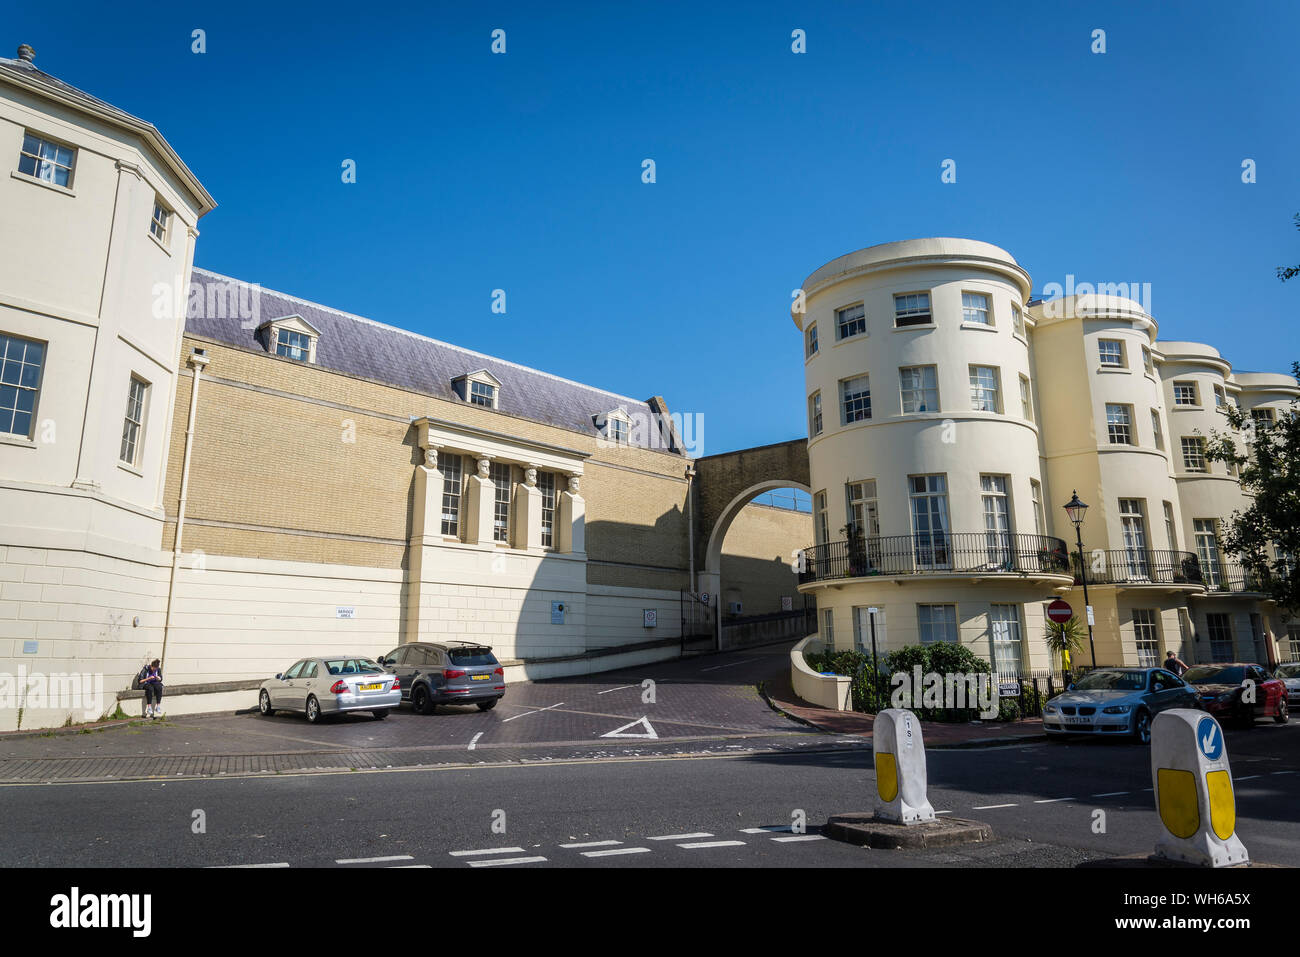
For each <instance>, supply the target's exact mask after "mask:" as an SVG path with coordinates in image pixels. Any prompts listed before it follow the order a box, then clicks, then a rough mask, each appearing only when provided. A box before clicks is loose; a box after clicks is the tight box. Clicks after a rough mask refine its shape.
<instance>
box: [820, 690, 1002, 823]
mask: <svg viewBox="0 0 1300 957" xmlns="http://www.w3.org/2000/svg"><path fill="white" fill-rule="evenodd" d="M871 747H872V751H873V752H874V756H875V767H876V789H875V793H874V794H873V795H872V805H873V809H872V810H871V811H857V812H849V813H846V814H833V815H831V817H830V819H829V820H828V821H827V822H826V826H825V827H824V828H822V834H823V835H824V836H826V837H829V838H831V839H832V840H836V841H845V842H847V843H849V844H856V845H858V846H859V847H861V846H867V847H876V848H927V847H952V846H953V845H954V844H979V843H982V842H985V841H991V840H992V839H993V829H992V828H991V827H989V826H988V825H987V824H981V823H980V822H979V821H967V820H963V819H962V818H943V819H942V820H941V819H939V818H938V817H936V816H935V813H934V808H933V807H931V806H930V801H929V799H928V798H927V797H926V794H925V791H926V786H927V779H926V769H925V741H924V740H923V739H922V736H921V722H920V720H918V719H917V717H916V715H914V714H913V713H912V712H910V711H907V710H905V709H903V708H886V709H885V710H883V711H881V712H880V713H879V714H877V715H876V720H875V724H874V726H873V728H872V732H871Z"/></svg>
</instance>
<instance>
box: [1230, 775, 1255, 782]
mask: <svg viewBox="0 0 1300 957" xmlns="http://www.w3.org/2000/svg"><path fill="white" fill-rule="evenodd" d="M1260 776H1261V775H1258V774H1247V775H1246V776H1245V777H1241V778H1233V780H1234V781H1253V780H1255V778H1257V777H1260Z"/></svg>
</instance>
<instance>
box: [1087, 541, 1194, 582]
mask: <svg viewBox="0 0 1300 957" xmlns="http://www.w3.org/2000/svg"><path fill="white" fill-rule="evenodd" d="M1085 556H1086V561H1087V563H1088V584H1089V585H1203V584H1205V577H1204V575H1203V574H1202V572H1201V563H1200V561H1199V560H1198V559H1197V557H1196V556H1195V555H1194V554H1192V553H1191V552H1173V551H1160V550H1156V549H1150V548H1116V549H1110V550H1101V549H1096V550H1094V551H1086V549H1085ZM1070 563H1071V566H1072V567H1073V571H1074V581H1075V584H1076V585H1077V584H1079V583H1080V582H1081V581H1082V580H1083V576H1082V575H1081V574H1080V571H1079V553H1078V552H1073V553H1071V555H1070Z"/></svg>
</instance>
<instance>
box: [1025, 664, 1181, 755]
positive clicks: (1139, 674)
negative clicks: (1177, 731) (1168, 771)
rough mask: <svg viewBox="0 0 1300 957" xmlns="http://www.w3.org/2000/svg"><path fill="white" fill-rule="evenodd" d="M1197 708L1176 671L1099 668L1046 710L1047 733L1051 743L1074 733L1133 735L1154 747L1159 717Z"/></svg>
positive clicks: (1051, 701)
mask: <svg viewBox="0 0 1300 957" xmlns="http://www.w3.org/2000/svg"><path fill="white" fill-rule="evenodd" d="M1196 707H1199V705H1198V703H1197V698H1196V692H1195V691H1194V690H1193V689H1192V688H1190V687H1188V686H1187V684H1186V683H1185V682H1184V681H1183V679H1182V678H1179V677H1178V676H1177V675H1176V674H1174V673H1173V672H1172V671H1165V669H1163V668H1097V669H1096V670H1094V671H1090V672H1088V673H1087V674H1086V675H1084V676H1083V677H1082V678H1080V679H1079V681H1078V682H1077V683H1076V684H1072V685H1070V687H1069V690H1067V691H1065V692H1063V693H1062V694H1059V695H1057V696H1056V697H1055V698H1052V699H1051V700H1050V701H1048V702H1047V704H1045V705H1044V706H1043V731H1044V732H1046V734H1047V737H1048V739H1049V740H1060V739H1061V738H1062V737H1064V736H1065V735H1070V734H1095V735H1099V736H1100V735H1106V736H1112V737H1121V736H1124V735H1131V736H1132V737H1133V738H1135V739H1136V740H1137V741H1138V742H1139V743H1141V744H1150V743H1151V720H1152V718H1154V717H1155V715H1156V714H1157V713H1159V712H1161V711H1164V710H1166V709H1167V708H1196Z"/></svg>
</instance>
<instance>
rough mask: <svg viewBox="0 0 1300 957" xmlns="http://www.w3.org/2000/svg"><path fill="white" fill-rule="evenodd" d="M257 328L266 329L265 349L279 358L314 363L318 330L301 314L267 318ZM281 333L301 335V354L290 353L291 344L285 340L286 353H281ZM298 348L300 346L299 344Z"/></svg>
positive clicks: (318, 335) (291, 349) (308, 363)
mask: <svg viewBox="0 0 1300 957" xmlns="http://www.w3.org/2000/svg"><path fill="white" fill-rule="evenodd" d="M258 328H259V330H261V329H265V330H266V351H267V352H268V353H270V354H271V355H273V356H276V357H277V358H280V359H288V360H289V361H291V362H303V363H306V364H307V365H315V364H316V343H317V342H318V341H319V340H320V335H321V333H320V330H319V329H317V328H316V327H315V326H313V325H312V324H311V323H309V322H308V321H307V320H306V319H304V318H303V317H302V316H297V315H294V316H280V317H279V318H278V319H268V320H267V321H266V322H264V323H262V325H261V326H259V327H258ZM281 333H284V334H286V337H287V336H288V335H289V334H293V335H296V336H299V337H302V338H303V339H304V340H305V346H306V348H305V352H304V353H303V354H302V355H301V356H295V355H293V354H292V351H293V348H294V347H293V346H292V344H290V343H288V342H286V343H285V344H284V348H285V350H286V354H284V355H281V353H280V348H281V342H280V338H281ZM299 348H302V347H301V346H300V347H299Z"/></svg>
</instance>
